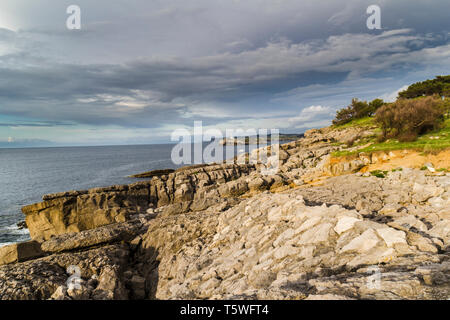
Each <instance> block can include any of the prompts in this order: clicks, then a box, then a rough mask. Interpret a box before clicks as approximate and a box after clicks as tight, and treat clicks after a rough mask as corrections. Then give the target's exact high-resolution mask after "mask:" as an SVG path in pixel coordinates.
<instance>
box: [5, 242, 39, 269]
mask: <svg viewBox="0 0 450 320" xmlns="http://www.w3.org/2000/svg"><path fill="white" fill-rule="evenodd" d="M43 255H44V253H43V252H42V250H41V245H40V244H39V243H38V242H36V241H27V242H21V243H16V244H11V245H7V246H4V247H1V248H0V265H4V264H10V263H17V262H23V261H26V260H30V259H35V258H39V257H42V256H43Z"/></svg>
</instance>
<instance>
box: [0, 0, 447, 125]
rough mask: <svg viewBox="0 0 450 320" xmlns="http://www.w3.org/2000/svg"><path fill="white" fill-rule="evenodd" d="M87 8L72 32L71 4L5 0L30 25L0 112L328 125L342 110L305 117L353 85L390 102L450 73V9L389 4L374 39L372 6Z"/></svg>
mask: <svg viewBox="0 0 450 320" xmlns="http://www.w3.org/2000/svg"><path fill="white" fill-rule="evenodd" d="M41 2H42V3H44V2H46V3H49V1H41ZM50 2H51V1H50ZM63 2H64V1H63ZM78 2H79V3H78V4H79V5H80V7H81V8H82V17H83V19H84V20H83V21H84V22H83V23H84V24H83V27H82V30H80V31H74V32H70V31H68V30H65V29H64V26H63V24H60V22H61V21H64V18H65V16H64V14H63V15H62V16H61V14H60V13H61V9H63V13H64V12H65V10H64V9H65V6H66V4H65V3H61V2H58V5H57V6H54V7H51V8H50V9H49V10H48V12H42V10H38V11H36V9H34V10H35V12H37V13H36V14H35V15H33V14H32V9H33V5H35V4H33V5H30V7H31V8H30V7H27V6H26V5H25V2H22V1H18V2H12V1H11V2H10V1H6V3H5V5H6V6H7V8H9V10H11V12H15V11H14V8H16V7H15V6H17V8H20V9H21V11H20V14H19V13H17V14H16V15H17V20H18V22H17V23H18V24H20V23H22V24H23V25H24V26H23V27H22V29H21V30H18V31H15V32H14V31H11V30H7V29H0V114H3V115H10V116H20V117H24V118H27V119H36V121H37V122H36V123H37V124H36V126H40V125H41V124H45V122H42V121H43V119H44V121H49V122H47V123H48V124H49V126H50V124H51V123H54V125H55V124H56V123H70V124H73V123H76V124H82V125H93V126H106V125H118V126H122V127H129V128H156V127H161V126H163V125H183V124H191V123H192V122H193V120H203V121H205V123H206V124H208V125H216V124H220V123H232V122H233V121H239V120H242V119H257V118H258V117H259V118H265V117H266V118H268V117H275V118H276V117H294V118H295V119H297V120H296V121H297V122H299V121H312V120H317V121H320V120H326V119H329V118H330V114H332V112H330V111H327V112H318V113H316V114H314V119H313V118H311V117H306V116H305V115H304V114H301V109H302V108H307V107H309V106H311V104H308V103H317V104H321V105H325V106H332V107H336V103H337V102H336V101H338V100H339V103H340V102H341V100H340V99H338V96H339V94H342V93H343V92H347V95H348V94H351V88H352V87H348V86H346V85H345V84H346V83H349V82H352V81H353V82H352V83H356V84H357V83H358V79H360V81H359V82H360V83H366V82H368V83H367V85H366V86H365V87H364V90H366V91H363V92H361V94H364V93H366V94H370V95H372V94H373V95H377V94H378V95H379V94H383V93H390V92H392V91H394V90H396V89H398V88H400V87H401V86H403V85H404V83H401V84H397V82H395V81H393V80H392V79H393V77H394V76H395V77H398V78H401V79H402V80H405V81H406V79H408V81H409V80H410V79H411V78H413V76H410V73H411V72H418V71H420V70H425V71H423V73H422V74H427V75H428V73H431V72H434V70H436V69H437V68H438V66H440V67H441V70H442V71H443V72H444V71H445V69H447V70H448V67H449V66H450V47H449V44H448V37H449V31H450V27H449V19H448V17H446V14H445V12H449V11H448V10H450V4H449V2H448V1H435V2H433V3H434V4H435V5H434V6H430V5H426V4H424V3H423V2H421V1H403V0H400V1H379V5H380V6H381V8H382V24H383V30H381V31H370V30H368V29H367V28H366V26H365V20H366V19H367V15H366V13H365V9H366V8H367V6H368V5H369V4H372V1H365V0H361V1H356V0H351V1H346V2H342V1H323V2H320V4H317V1H290V0H287V1H263V0H250V1H225V0H223V1H217V2H214V3H212V2H211V1H196V2H189V1H188V2H186V1H129V2H126V4H125V1H118V2H116V3H113V4H111V3H110V2H109V1H108V2H106V1H96V2H95V4H94V3H93V2H87V1H78ZM14 3H18V4H16V5H15V4H14ZM36 3H39V1H36ZM0 8H1V5H0ZM17 8H16V9H17ZM17 12H19V11H17ZM57 17H58V18H57ZM0 26H1V24H0ZM422 74H420V75H419V74H416V75H414V77H419V76H421V75H422ZM367 79H371V80H370V81H368V80H367ZM379 79H381V81H379ZM382 79H389V81H390V82H389V81H383V80H382ZM418 80H419V79H418ZM391 85H395V86H397V85H398V87H392V88H391V87H390V86H391ZM353 87H355V86H353ZM304 88H309V89H307V91H305V90H303V89H304ZM333 88H334V89H336V88H341V90H342V91H340V92H336V91H334V92H335V95H334V96H333V95H331V94H329V93H327V90H329V89H333ZM345 90H347V91H345ZM386 90H387V91H386ZM311 94H315V95H316V98H314V99H309V98H308V96H310V95H311ZM347 95H345V97H344V98H345V99H348V96H347ZM317 96H319V97H320V96H322V97H323V100H322V101H320V99H318V98H317ZM291 97H295V99H296V101H297V102H292V101H293V100H290V98H291ZM344 98H343V99H342V101H345V99H344ZM362 98H365V97H364V96H363V97H362ZM281 102H282V103H281ZM274 108H276V109H275V110H274ZM314 110H321V109H317V108H316V109H314V108H313V109H310V111H311V112H312V111H314ZM327 110H328V109H327ZM39 121H40V122H39ZM285 122H286V121H285ZM23 123H28V124H30V123H31V122H29V121H24V122H23ZM4 124H5V125H7V124H8V123H4ZM58 125H59V124H58ZM298 125H299V124H298V123H296V124H295V125H294V124H293V123H292V128H294V127H296V126H298Z"/></svg>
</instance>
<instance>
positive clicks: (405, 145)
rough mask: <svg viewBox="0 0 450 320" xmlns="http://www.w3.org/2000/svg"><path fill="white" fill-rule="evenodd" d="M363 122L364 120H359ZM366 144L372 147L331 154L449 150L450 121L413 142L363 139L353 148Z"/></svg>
mask: <svg viewBox="0 0 450 320" xmlns="http://www.w3.org/2000/svg"><path fill="white" fill-rule="evenodd" d="M359 120H364V119H359ZM363 123H369V121H368V120H364V121H363ZM431 137H439V139H431ZM368 142H373V144H372V145H370V146H368V147H365V148H362V149H358V150H356V151H353V152H350V151H345V150H344V151H337V152H335V153H333V155H334V156H346V155H352V154H355V153H359V152H367V153H371V152H377V151H393V150H402V149H410V150H417V151H422V152H425V153H427V152H432V151H439V150H444V149H447V148H450V119H447V120H446V121H445V122H444V124H443V127H442V129H440V130H436V131H433V132H430V133H427V134H425V135H422V136H420V137H419V138H418V139H417V140H416V141H413V142H399V141H398V140H396V139H388V140H386V141H385V142H377V140H376V137H373V138H369V139H364V140H362V141H361V142H359V143H358V144H356V145H355V146H358V145H360V146H363V145H365V144H367V143H368Z"/></svg>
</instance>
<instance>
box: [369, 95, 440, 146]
mask: <svg viewBox="0 0 450 320" xmlns="http://www.w3.org/2000/svg"><path fill="white" fill-rule="evenodd" d="M443 119H444V107H443V102H442V100H441V99H440V98H439V97H426V98H418V99H413V100H408V99H399V100H397V101H396V102H395V103H392V104H388V105H385V106H383V107H381V108H379V109H378V111H377V112H376V116H375V121H376V122H377V123H378V124H380V127H381V130H382V136H381V140H385V139H386V138H388V137H392V138H398V139H399V140H400V141H402V142H406V141H414V140H416V139H417V136H418V135H420V134H424V133H426V132H428V131H430V130H434V129H437V128H439V127H440V125H441V123H442V121H443Z"/></svg>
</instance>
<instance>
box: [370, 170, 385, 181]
mask: <svg viewBox="0 0 450 320" xmlns="http://www.w3.org/2000/svg"><path fill="white" fill-rule="evenodd" d="M370 174H371V175H372V176H374V177H377V178H380V179H384V178H386V175H387V174H388V172H387V171H381V170H374V171H371V172H370Z"/></svg>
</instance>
